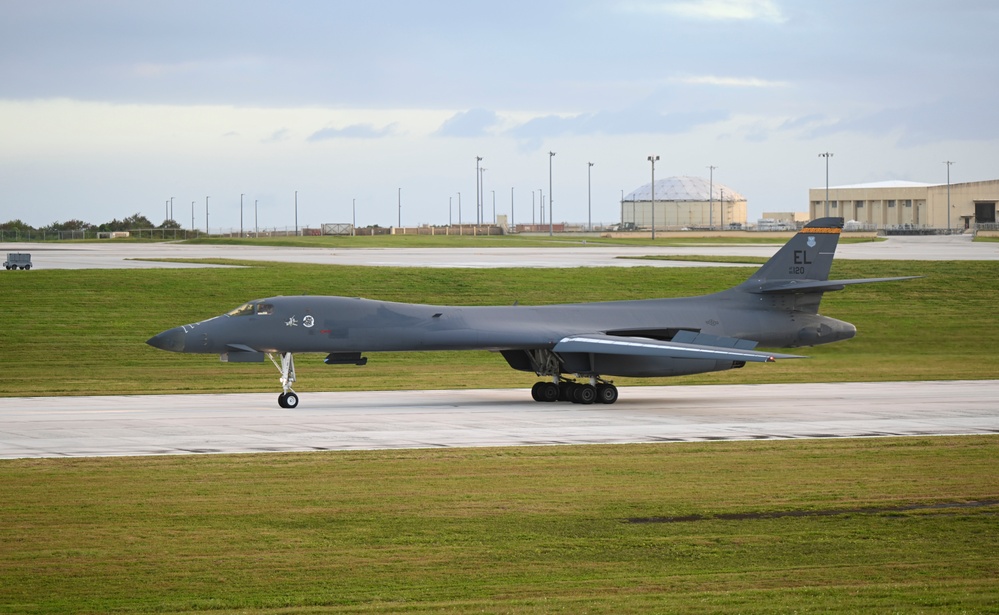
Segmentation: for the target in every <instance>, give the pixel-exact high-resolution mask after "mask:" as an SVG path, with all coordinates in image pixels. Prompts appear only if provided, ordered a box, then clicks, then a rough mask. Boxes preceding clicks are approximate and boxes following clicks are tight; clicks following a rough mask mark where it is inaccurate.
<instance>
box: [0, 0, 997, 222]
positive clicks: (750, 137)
mask: <svg viewBox="0 0 999 615" xmlns="http://www.w3.org/2000/svg"><path fill="white" fill-rule="evenodd" d="M997 30H999V2H995V1H993V0H841V1H837V2H815V1H813V0H621V1H616V2H612V1H601V0H564V1H563V0H530V1H527V0H506V1H504V2H469V1H468V0H461V1H458V0H454V1H452V0H436V1H435V0H425V1H423V2H413V1H411V0H364V1H354V2H343V1H340V0H284V1H281V2H278V1H276V0H274V1H262V0H195V1H188V0H171V1H170V2H143V1H137V0H75V1H73V0H62V1H60V0H4V1H3V2H2V3H0V222H4V221H8V220H13V219H21V220H23V221H24V222H26V223H28V224H30V225H32V226H35V227H40V226H44V225H47V224H51V223H54V222H63V221H66V220H71V219H80V220H84V221H86V222H91V223H94V224H99V223H101V222H106V221H109V220H111V219H114V218H117V219H122V218H125V217H127V216H130V215H133V214H135V213H140V214H142V215H145V216H146V217H148V218H149V219H150V220H151V221H153V222H154V223H155V224H159V223H160V222H162V221H163V220H164V219H165V218H166V217H167V215H168V214H169V213H170V208H169V206H168V205H167V201H170V200H171V199H172V207H173V209H172V211H173V218H174V219H175V220H177V221H178V222H179V223H180V224H181V225H182V226H184V227H185V228H190V227H191V225H192V218H193V224H194V225H195V226H196V227H198V228H202V229H203V228H204V227H205V218H206V216H205V202H206V197H207V198H208V203H209V205H208V214H209V215H208V220H209V226H210V227H212V228H213V229H219V228H226V229H229V228H239V227H240V212H241V206H240V199H241V195H243V196H242V200H243V206H242V212H243V214H242V215H243V224H244V225H245V226H246V227H253V226H254V223H256V224H257V225H259V226H260V227H262V228H265V227H279V228H284V227H292V226H293V225H294V224H295V217H294V216H295V198H296V197H295V193H296V191H297V199H298V224H299V226H301V227H305V226H313V227H315V226H318V225H320V224H323V223H344V222H348V223H349V222H352V221H353V220H355V219H356V222H357V224H358V225H359V226H367V225H370V224H378V225H380V226H394V225H396V224H397V222H398V221H399V219H400V218H401V222H402V224H403V225H404V226H414V225H422V224H447V223H448V222H449V221H450V222H451V223H454V224H457V223H458V221H459V211H458V209H459V200H460V202H461V214H460V216H461V220H462V222H464V223H468V222H469V221H474V219H475V192H476V175H477V172H476V158H477V157H481V158H482V161H481V163H480V166H481V167H483V168H485V169H486V170H485V171H484V172H482V174H481V176H482V178H483V189H484V201H485V210H486V211H485V217H486V219H487V220H491V219H492V211H493V202H494V199H495V203H496V211H497V213H498V214H500V215H507V216H510V215H511V213H512V216H513V219H514V221H515V222H518V223H526V222H531V221H532V216H533V219H535V220H539V213H538V205H539V203H540V194H541V193H542V192H543V194H544V198H545V200H546V202H547V201H548V200H549V199H550V196H551V194H552V193H553V194H554V202H553V203H552V206H553V212H554V220H555V221H556V222H562V221H565V222H586V221H587V220H589V219H592V221H593V222H594V223H595V224H596V223H613V222H616V221H618V220H619V217H620V200H621V196H622V193H624V194H627V193H629V192H631V191H632V190H635V189H636V188H638V187H640V186H641V185H643V184H647V183H648V182H649V181H650V179H651V172H652V169H651V165H650V163H649V162H648V156H649V155H658V156H659V157H660V160H659V162H657V163H656V168H655V173H656V178H657V179H662V178H666V177H670V176H679V175H693V176H700V177H708V176H709V175H713V178H714V181H715V182H717V183H718V184H720V185H724V186H727V187H729V189H731V190H734V191H737V192H739V193H741V194H742V195H744V196H745V197H746V199H747V201H748V214H749V219H750V221H754V220H755V219H756V218H758V217H760V216H761V215H762V213H763V212H764V211H799V212H804V211H807V209H808V189H809V188H816V187H822V186H824V185H825V181H826V163H827V162H828V165H829V182H830V184H831V185H833V186H835V185H845V184H856V183H864V182H873V181H883V180H892V179H897V180H910V181H919V182H928V183H944V182H945V181H946V173H947V166H946V165H945V164H944V161H947V160H950V161H953V162H954V164H953V165H952V166H951V167H950V172H951V181H953V182H965V181H979V180H987V179H996V178H999V105H997V104H996V101H997V100H999V53H997V52H996V50H995V32H996V31H997ZM550 152H555V155H554V156H551V155H550ZM823 152H831V153H832V154H833V155H832V157H830V158H828V159H825V158H821V157H819V154H820V153H823ZM590 163H592V166H590ZM709 167H715V168H714V169H713V171H711V170H709ZM549 186H550V187H551V188H550V189H549ZM532 198H533V200H534V201H533V202H534V204H533V205H532ZM511 206H512V209H511Z"/></svg>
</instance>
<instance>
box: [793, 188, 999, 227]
mask: <svg viewBox="0 0 999 615" xmlns="http://www.w3.org/2000/svg"><path fill="white" fill-rule="evenodd" d="M808 201H809V214H810V216H811V218H812V219H814V218H821V217H823V216H825V215H826V189H825V187H822V188H812V189H810V190H809V191H808ZM996 203H999V180H989V181H978V182H965V183H959V184H955V183H952V184H950V225H949V228H951V229H955V230H968V229H973V228H980V229H994V228H995V225H996ZM828 215H830V216H836V217H842V218H843V219H844V220H846V221H847V225H848V226H850V225H851V223H853V226H855V227H867V228H872V229H892V228H899V227H903V228H909V227H911V228H934V229H945V228H948V216H947V184H924V183H919V182H909V181H884V182H875V183H870V184H854V185H849V186H830V187H829V213H828Z"/></svg>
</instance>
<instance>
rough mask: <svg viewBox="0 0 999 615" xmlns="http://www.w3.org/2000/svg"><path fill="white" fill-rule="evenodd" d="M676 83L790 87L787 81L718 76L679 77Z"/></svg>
mask: <svg viewBox="0 0 999 615" xmlns="http://www.w3.org/2000/svg"><path fill="white" fill-rule="evenodd" d="M675 81H676V82H677V83H684V84H688V85H716V86H720V87H727V88H786V87H788V86H789V85H790V84H789V83H788V82H787V81H771V80H769V79H758V78H756V77H718V76H716V75H698V76H689V77H679V78H677V79H675Z"/></svg>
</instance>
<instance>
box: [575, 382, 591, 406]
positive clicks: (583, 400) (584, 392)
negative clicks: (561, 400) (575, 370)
mask: <svg viewBox="0 0 999 615" xmlns="http://www.w3.org/2000/svg"><path fill="white" fill-rule="evenodd" d="M572 399H573V401H575V402H576V403H580V404H587V405H588V404H592V403H593V402H594V401H596V399H597V389H596V387H594V386H593V385H592V384H581V385H578V386H577V387H576V390H575V391H574V392H573V396H572Z"/></svg>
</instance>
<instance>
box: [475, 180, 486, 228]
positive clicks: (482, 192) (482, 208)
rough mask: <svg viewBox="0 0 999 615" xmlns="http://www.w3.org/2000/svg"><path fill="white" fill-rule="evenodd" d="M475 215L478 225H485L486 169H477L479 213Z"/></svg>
mask: <svg viewBox="0 0 999 615" xmlns="http://www.w3.org/2000/svg"><path fill="white" fill-rule="evenodd" d="M475 215H476V216H477V218H476V219H477V220H478V222H479V224H480V225H482V224H485V223H486V167H482V168H481V169H479V211H477V212H476V214H475Z"/></svg>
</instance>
